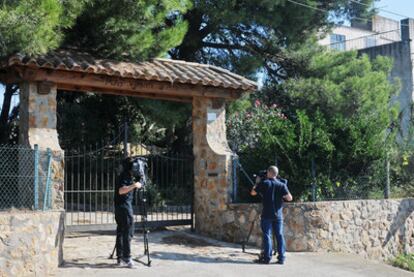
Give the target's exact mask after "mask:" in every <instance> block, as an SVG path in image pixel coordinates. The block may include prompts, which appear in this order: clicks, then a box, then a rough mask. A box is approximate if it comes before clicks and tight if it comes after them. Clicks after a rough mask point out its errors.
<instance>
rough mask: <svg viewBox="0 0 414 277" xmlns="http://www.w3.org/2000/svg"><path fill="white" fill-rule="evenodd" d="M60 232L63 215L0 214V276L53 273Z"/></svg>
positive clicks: (59, 257) (58, 258) (57, 260)
mask: <svg viewBox="0 0 414 277" xmlns="http://www.w3.org/2000/svg"><path fill="white" fill-rule="evenodd" d="M63 232H64V213H63V212H32V211H27V212H25V211H13V210H12V211H7V212H0V276H2V277H3V276H50V275H53V274H55V273H56V271H57V268H58V265H59V264H61V262H62V261H63V257H62V243H63Z"/></svg>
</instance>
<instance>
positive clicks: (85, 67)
mask: <svg viewBox="0 0 414 277" xmlns="http://www.w3.org/2000/svg"><path fill="white" fill-rule="evenodd" d="M14 65H20V66H31V67H38V68H51V69H57V70H67V71H77V72H86V73H92V74H101V75H112V76H120V77H125V78H133V79H144V80H157V81H166V82H171V83H183V84H194V85H204V86H213V87H221V88H232V89H239V90H246V91H252V90H256V89H257V85H256V83H255V82H253V81H250V80H248V79H246V78H244V77H242V76H240V75H237V74H234V73H231V72H230V71H228V70H226V69H223V68H220V67H216V66H212V65H205V64H198V63H192V62H184V61H177V60H170V59H153V60H151V61H147V62H139V63H132V62H118V61H114V60H105V59H95V58H94V57H92V56H91V55H89V54H87V53H79V52H75V51H73V50H58V51H53V52H50V53H48V54H45V55H41V56H38V57H29V56H25V55H21V54H15V55H12V56H10V57H8V58H7V59H5V60H3V61H2V62H1V63H0V67H2V68H6V67H10V66H14Z"/></svg>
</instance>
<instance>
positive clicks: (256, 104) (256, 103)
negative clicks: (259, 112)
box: [254, 99, 262, 108]
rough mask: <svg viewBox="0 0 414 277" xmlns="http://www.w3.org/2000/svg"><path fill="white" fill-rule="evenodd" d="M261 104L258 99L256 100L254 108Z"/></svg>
mask: <svg viewBox="0 0 414 277" xmlns="http://www.w3.org/2000/svg"><path fill="white" fill-rule="evenodd" d="M261 104H262V103H261V102H260V100H259V99H256V101H254V106H255V107H256V108H257V107H260V105H261Z"/></svg>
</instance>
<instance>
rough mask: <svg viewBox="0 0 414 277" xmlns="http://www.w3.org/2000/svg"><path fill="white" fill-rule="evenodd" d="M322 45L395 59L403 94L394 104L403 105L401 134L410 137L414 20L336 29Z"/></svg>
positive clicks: (383, 20)
mask: <svg viewBox="0 0 414 277" xmlns="http://www.w3.org/2000/svg"><path fill="white" fill-rule="evenodd" d="M319 44H320V45H324V46H326V47H328V48H330V49H332V50H338V51H349V50H358V52H359V53H360V54H367V55H368V56H369V57H370V58H375V57H376V56H379V55H381V56H387V57H391V58H392V59H393V68H392V71H391V76H390V80H391V81H394V80H395V78H398V79H400V81H401V90H400V94H399V95H398V97H396V98H395V99H393V101H398V102H399V105H400V119H401V130H400V133H401V135H402V136H403V137H406V136H407V135H408V134H409V129H410V128H413V126H414V124H413V123H414V118H413V115H414V110H413V103H414V82H413V80H414V19H410V18H407V19H403V20H401V22H399V21H396V20H393V19H389V18H385V17H382V16H374V17H373V18H372V20H371V21H370V22H368V23H366V24H361V23H356V22H352V23H351V26H336V27H334V28H333V29H332V32H331V33H329V34H327V35H326V36H325V37H324V38H322V39H320V40H319ZM413 131H414V128H413Z"/></svg>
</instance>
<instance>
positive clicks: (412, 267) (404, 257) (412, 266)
mask: <svg viewBox="0 0 414 277" xmlns="http://www.w3.org/2000/svg"><path fill="white" fill-rule="evenodd" d="M391 264H392V265H393V266H396V267H400V268H402V269H405V270H409V271H412V272H414V254H401V255H399V256H398V257H396V258H395V259H393V260H392V261H391Z"/></svg>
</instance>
